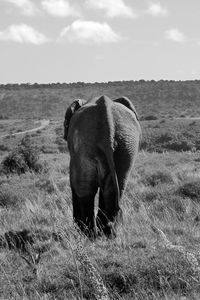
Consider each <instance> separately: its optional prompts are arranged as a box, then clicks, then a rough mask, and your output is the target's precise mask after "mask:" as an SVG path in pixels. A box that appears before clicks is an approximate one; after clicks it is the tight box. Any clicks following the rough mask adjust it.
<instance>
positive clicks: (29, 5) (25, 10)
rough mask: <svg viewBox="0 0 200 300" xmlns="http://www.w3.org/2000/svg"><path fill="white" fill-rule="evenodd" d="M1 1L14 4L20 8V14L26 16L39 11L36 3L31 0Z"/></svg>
mask: <svg viewBox="0 0 200 300" xmlns="http://www.w3.org/2000/svg"><path fill="white" fill-rule="evenodd" d="M3 1H5V2H6V3H8V2H9V3H11V4H13V5H15V6H16V7H18V8H19V9H20V11H21V12H22V14H24V15H26V16H33V15H35V14H36V13H37V12H38V11H39V10H38V9H37V7H36V5H35V4H34V3H33V2H32V1H31V0H3Z"/></svg>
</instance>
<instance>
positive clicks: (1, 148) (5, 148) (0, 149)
mask: <svg viewBox="0 0 200 300" xmlns="http://www.w3.org/2000/svg"><path fill="white" fill-rule="evenodd" d="M9 150H10V149H9V148H8V147H7V146H5V145H4V144H1V145H0V151H9Z"/></svg>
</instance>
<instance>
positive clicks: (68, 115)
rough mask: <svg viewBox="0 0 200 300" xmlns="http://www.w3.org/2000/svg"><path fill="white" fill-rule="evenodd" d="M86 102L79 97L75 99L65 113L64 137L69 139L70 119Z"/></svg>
mask: <svg viewBox="0 0 200 300" xmlns="http://www.w3.org/2000/svg"><path fill="white" fill-rule="evenodd" d="M85 103H86V101H85V100H82V99H77V100H75V101H74V102H73V103H72V104H71V105H70V106H69V107H68V109H67V110H66V113H65V121H64V139H65V140H66V141H67V134H68V128H69V124H70V120H71V118H72V116H73V114H74V113H75V112H76V111H77V110H78V109H79V108H80V107H81V106H83V105H84V104H85Z"/></svg>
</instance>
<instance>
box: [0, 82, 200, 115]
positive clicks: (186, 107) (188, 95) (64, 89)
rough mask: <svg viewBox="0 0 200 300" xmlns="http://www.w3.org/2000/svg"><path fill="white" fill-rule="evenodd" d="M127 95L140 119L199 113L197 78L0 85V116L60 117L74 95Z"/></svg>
mask: <svg viewBox="0 0 200 300" xmlns="http://www.w3.org/2000/svg"><path fill="white" fill-rule="evenodd" d="M102 94H106V95H108V96H109V97H111V98H112V99H113V98H116V97H119V96H122V95H124V96H127V97H129V98H130V99H131V100H132V101H133V103H134V105H135V106H136V109H137V111H138V113H139V115H140V117H141V118H142V119H146V118H148V117H149V116H150V117H151V116H153V117H155V118H171V117H180V116H193V117H194V116H199V115H200V106H199V103H200V81H199V80H195V81H164V80H160V81H154V80H152V81H144V80H140V81H118V82H108V83H93V84H91V83H82V82H78V83H72V84H65V83H63V84H59V83H57V84H41V85H39V84H33V85H30V84H21V85H18V84H7V85H0V118H15V119H16V118H20V119H21V118H63V115H64V110H65V108H66V107H67V105H68V104H69V103H70V102H71V101H72V100H73V99H75V98H85V99H90V98H91V97H94V96H98V95H102Z"/></svg>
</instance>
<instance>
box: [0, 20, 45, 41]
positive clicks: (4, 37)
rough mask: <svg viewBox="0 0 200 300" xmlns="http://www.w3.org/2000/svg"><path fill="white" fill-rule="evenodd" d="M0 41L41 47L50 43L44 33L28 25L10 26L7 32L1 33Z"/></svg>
mask: <svg viewBox="0 0 200 300" xmlns="http://www.w3.org/2000/svg"><path fill="white" fill-rule="evenodd" d="M0 41H13V42H17V43H29V44H34V45H41V44H44V43H46V42H47V41H49V39H47V38H46V37H45V35H43V34H42V33H40V32H38V31H37V30H35V29H34V28H32V27H30V26H28V25H26V24H20V25H14V24H13V25H10V26H9V27H8V28H7V29H6V30H4V31H0Z"/></svg>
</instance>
